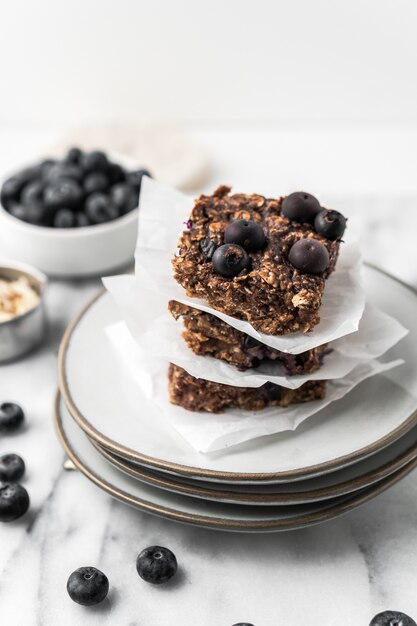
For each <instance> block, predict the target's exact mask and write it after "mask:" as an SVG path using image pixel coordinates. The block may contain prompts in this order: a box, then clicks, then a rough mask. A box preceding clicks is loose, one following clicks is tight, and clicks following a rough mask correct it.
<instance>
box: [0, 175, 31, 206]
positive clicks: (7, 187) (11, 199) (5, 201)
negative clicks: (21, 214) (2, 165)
mask: <svg viewBox="0 0 417 626" xmlns="http://www.w3.org/2000/svg"><path fill="white" fill-rule="evenodd" d="M24 184H25V183H24V181H22V180H21V179H20V178H18V177H17V176H12V177H11V178H8V179H7V180H6V181H5V182H4V183H3V186H2V188H1V193H0V199H1V203H2V205H3V206H4V208H5V209H9V208H10V207H11V206H12V205H13V203H16V202H18V201H19V198H20V192H21V191H22V187H23V186H24Z"/></svg>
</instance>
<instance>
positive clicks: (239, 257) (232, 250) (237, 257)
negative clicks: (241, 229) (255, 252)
mask: <svg viewBox="0 0 417 626" xmlns="http://www.w3.org/2000/svg"><path fill="white" fill-rule="evenodd" d="M213 267H214V269H215V270H216V272H217V273H218V274H220V275H221V276H224V277H225V278H232V277H233V276H237V275H238V274H240V272H241V271H242V270H243V269H245V268H247V267H249V256H248V253H247V252H246V250H244V249H243V248H242V246H238V245H237V244H235V243H225V244H223V245H222V246H219V247H218V248H217V250H216V251H215V252H214V254H213Z"/></svg>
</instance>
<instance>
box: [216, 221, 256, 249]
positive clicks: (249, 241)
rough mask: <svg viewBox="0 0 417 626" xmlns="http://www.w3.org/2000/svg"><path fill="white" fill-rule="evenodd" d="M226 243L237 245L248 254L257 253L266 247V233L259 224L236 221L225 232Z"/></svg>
mask: <svg viewBox="0 0 417 626" xmlns="http://www.w3.org/2000/svg"><path fill="white" fill-rule="evenodd" d="M224 241H225V243H237V244H239V246H242V248H245V250H247V251H248V252H256V251H257V250H260V249H261V248H262V247H263V246H264V245H265V241H266V238H265V233H264V231H263V228H262V226H261V225H260V224H258V222H254V221H252V220H236V221H234V222H231V223H230V224H229V225H228V227H227V228H226V230H225V231H224Z"/></svg>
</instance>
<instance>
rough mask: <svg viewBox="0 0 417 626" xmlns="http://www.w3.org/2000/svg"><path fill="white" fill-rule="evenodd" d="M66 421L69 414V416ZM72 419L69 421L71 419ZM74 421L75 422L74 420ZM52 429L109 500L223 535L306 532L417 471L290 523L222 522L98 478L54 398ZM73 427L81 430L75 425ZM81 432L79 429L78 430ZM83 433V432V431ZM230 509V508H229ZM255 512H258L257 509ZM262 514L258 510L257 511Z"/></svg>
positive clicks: (411, 466) (399, 474) (408, 467)
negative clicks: (72, 441)
mask: <svg viewBox="0 0 417 626" xmlns="http://www.w3.org/2000/svg"><path fill="white" fill-rule="evenodd" d="M69 415H70V417H72V416H71V414H69ZM72 419H73V418H72ZM74 421H76V420H74ZM54 425H55V431H56V433H57V436H58V439H59V440H60V442H61V445H62V447H63V448H64V451H65V453H66V454H67V456H68V458H69V459H70V460H71V461H72V462H73V463H74V465H75V467H76V468H77V469H78V470H79V471H80V472H81V473H82V474H83V475H84V476H85V477H86V478H88V479H89V480H90V481H91V482H92V483H94V484H95V485H96V486H97V487H99V488H101V489H102V490H103V491H105V492H106V493H108V494H109V495H111V496H112V497H114V498H116V499H117V500H120V501H121V502H124V503H126V504H129V505H131V506H133V507H135V508H137V509H140V510H141V511H144V512H146V513H150V514H153V515H157V516H159V517H162V518H165V519H170V520H173V521H177V522H182V523H185V524H191V525H194V526H199V527H204V528H210V529H213V530H227V531H240V532H245V531H264V532H268V531H269V532H273V531H289V530H296V529H299V528H306V527H308V526H312V525H315V524H319V523H322V522H326V521H330V520H332V519H335V518H337V517H339V516H341V515H343V514H344V513H348V512H350V511H353V510H354V509H356V508H358V507H359V506H361V505H362V504H365V503H366V502H368V501H369V500H372V499H373V498H375V497H376V496H378V495H380V494H382V493H383V492H384V491H386V490H387V489H389V488H390V487H393V486H394V485H395V484H397V483H398V482H399V481H401V480H402V479H403V478H404V477H405V476H407V475H408V474H409V473H410V472H412V470H413V469H415V468H416V467H417V457H416V458H415V459H414V460H413V461H411V462H410V463H408V464H407V465H405V466H404V467H402V468H401V469H400V470H398V471H397V472H394V473H393V474H391V475H390V476H388V477H387V478H385V479H384V480H382V481H381V482H379V483H376V484H375V485H373V486H371V487H369V488H368V489H365V490H361V491H360V492H359V493H356V494H355V495H354V496H353V497H352V498H346V499H344V500H343V501H342V502H339V503H337V504H335V505H333V506H329V507H328V508H326V509H324V510H321V511H317V512H315V513H306V514H305V515H300V516H298V517H297V518H293V520H292V523H291V521H290V520H291V518H286V519H282V520H271V519H270V520H251V521H248V520H246V521H242V520H240V521H239V520H230V519H222V518H221V517H215V516H213V517H206V516H204V515H201V514H195V513H188V514H187V513H186V512H183V511H177V510H176V509H173V508H171V507H166V506H163V505H160V504H153V503H151V502H149V501H148V500H145V499H143V498H138V497H137V496H133V495H131V494H129V493H127V492H126V491H123V490H121V489H118V488H117V487H115V486H114V485H111V484H110V483H109V482H107V481H106V480H104V479H102V478H100V476H99V475H98V474H97V473H96V472H95V471H94V470H92V469H91V468H89V467H87V466H86V465H85V463H84V462H83V461H82V460H81V459H80V458H79V457H78V455H77V453H76V451H74V450H73V448H72V446H71V444H70V442H69V441H68V437H67V436H66V433H65V431H64V429H63V425H62V417H61V415H60V408H59V399H58V395H57V396H56V398H55V403H54ZM76 426H77V427H79V428H81V427H80V426H79V425H78V423H77V422H76ZM81 430H82V429H81ZM83 432H84V431H83ZM84 435H85V436H86V437H88V435H87V434H86V433H85V432H84ZM232 506H233V505H232ZM258 510H259V509H258ZM260 510H262V509H260Z"/></svg>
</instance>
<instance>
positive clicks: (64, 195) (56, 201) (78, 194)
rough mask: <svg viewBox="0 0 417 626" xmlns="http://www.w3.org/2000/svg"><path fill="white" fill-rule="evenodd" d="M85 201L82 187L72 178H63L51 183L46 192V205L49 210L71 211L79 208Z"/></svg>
mask: <svg viewBox="0 0 417 626" xmlns="http://www.w3.org/2000/svg"><path fill="white" fill-rule="evenodd" d="M82 199H83V192H82V189H81V187H80V185H79V184H78V183H77V182H76V181H75V180H72V179H71V178H62V179H58V180H56V181H54V182H52V183H50V184H49V185H48V186H47V187H46V188H45V192H44V203H45V206H46V207H47V208H50V209H60V208H62V207H68V208H69V209H74V208H78V207H79V206H80V204H81V202H82Z"/></svg>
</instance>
